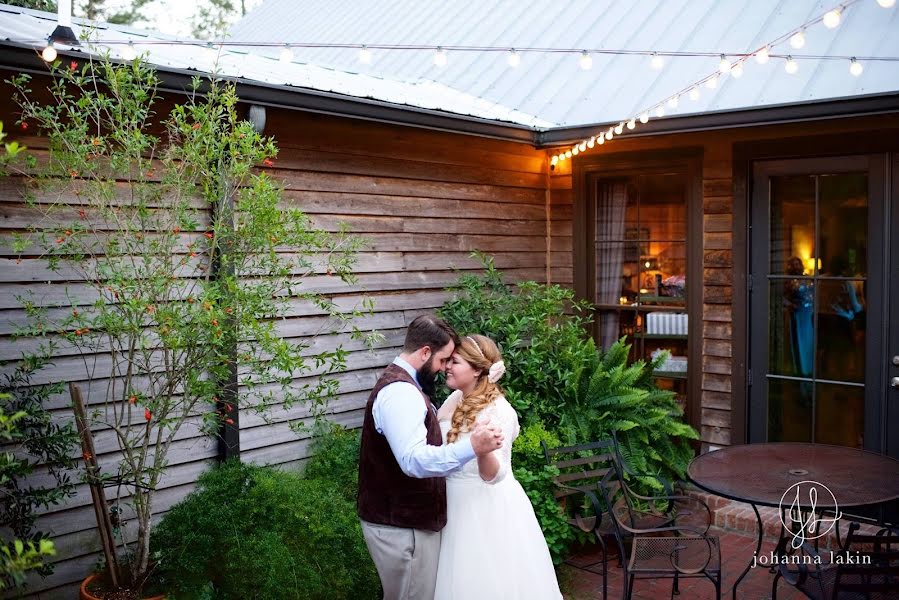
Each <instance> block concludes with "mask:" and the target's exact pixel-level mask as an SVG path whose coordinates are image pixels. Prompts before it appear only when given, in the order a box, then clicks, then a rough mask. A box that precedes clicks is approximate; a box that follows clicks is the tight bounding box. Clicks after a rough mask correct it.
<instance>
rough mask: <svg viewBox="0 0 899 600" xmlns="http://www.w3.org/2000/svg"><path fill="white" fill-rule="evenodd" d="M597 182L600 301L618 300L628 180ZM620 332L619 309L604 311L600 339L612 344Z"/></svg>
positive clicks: (597, 280)
mask: <svg viewBox="0 0 899 600" xmlns="http://www.w3.org/2000/svg"><path fill="white" fill-rule="evenodd" d="M596 185H597V190H596V303H597V304H618V299H619V298H620V297H621V281H622V273H621V267H622V263H623V262H624V252H625V244H624V241H623V240H624V219H625V212H626V210H627V183H626V182H623V181H621V182H597V184H596ZM632 243H637V242H632ZM620 335H621V334H620V328H619V323H618V312H617V311H608V312H601V313H600V316H599V341H600V345H601V346H602V348H604V349H605V348H608V347H609V346H611V345H612V344H613V343H615V341H616V340H617V339H618V337H619V336H620Z"/></svg>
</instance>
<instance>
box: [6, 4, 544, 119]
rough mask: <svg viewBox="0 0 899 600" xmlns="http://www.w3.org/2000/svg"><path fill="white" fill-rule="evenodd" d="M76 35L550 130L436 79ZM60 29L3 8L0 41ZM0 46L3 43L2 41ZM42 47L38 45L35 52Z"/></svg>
mask: <svg viewBox="0 0 899 600" xmlns="http://www.w3.org/2000/svg"><path fill="white" fill-rule="evenodd" d="M73 21H74V22H73V29H74V31H75V34H76V35H78V36H79V37H81V34H82V33H83V32H85V31H86V30H89V31H90V36H91V38H90V39H91V42H92V43H91V44H83V45H82V46H80V47H75V48H64V50H71V51H75V52H89V51H90V52H94V53H101V52H103V51H105V50H106V49H107V48H110V49H111V51H112V54H113V56H116V54H117V53H120V52H121V51H122V49H123V48H125V46H123V45H115V46H110V47H106V46H104V45H103V40H109V41H112V40H115V41H121V40H132V41H133V42H134V45H135V48H136V50H137V52H138V53H141V54H143V53H145V52H146V53H147V57H146V59H147V61H148V62H150V63H152V64H154V65H157V66H159V67H163V68H167V69H171V70H180V71H194V72H196V73H197V74H206V73H212V72H215V73H217V74H218V75H220V76H222V77H226V78H233V79H236V80H244V81H247V82H259V83H264V84H271V85H276V86H286V87H293V88H302V89H308V90H316V91H320V92H330V93H334V94H340V95H344V96H347V97H352V98H358V99H371V100H376V101H380V102H384V103H389V104H393V105H397V106H407V107H415V108H417V109H429V110H432V111H442V112H445V113H454V114H456V115H466V116H469V117H476V118H479V119H488V120H491V121H502V122H507V123H514V124H518V125H524V126H527V127H529V128H542V127H546V126H549V125H551V123H549V122H547V121H543V120H541V119H537V118H535V117H533V116H531V115H527V114H524V113H522V112H521V111H517V110H513V109H509V108H507V107H505V106H501V105H499V104H497V103H495V102H492V101H489V100H486V99H483V98H479V97H477V96H473V95H471V94H469V93H466V92H461V91H459V90H456V89H453V88H450V87H447V86H446V85H445V84H442V83H440V82H436V81H432V80H420V81H415V82H402V81H394V80H390V79H386V78H383V77H380V76H378V75H376V74H358V73H350V72H345V71H341V70H338V69H334V68H330V67H322V66H317V65H312V64H305V63H301V62H292V63H284V62H281V61H280V60H278V59H277V56H274V57H273V56H272V55H271V53H269V54H268V55H265V54H263V53H261V52H257V51H250V50H243V49H235V48H230V47H225V48H223V49H219V50H218V51H216V50H213V49H212V48H208V47H206V46H204V45H194V44H188V45H178V46H170V45H158V44H143V45H142V44H141V42H142V41H144V42H145V41H155V40H174V39H177V38H175V37H173V36H167V35H165V34H162V33H158V32H152V31H145V30H139V29H134V28H131V27H126V26H122V25H112V24H108V23H91V22H89V21H84V20H80V19H73ZM55 26H56V15H55V14H52V13H46V12H41V11H35V10H29V9H24V8H19V7H14V6H9V5H5V4H0V40H6V41H7V45H16V46H21V44H12V43H11V41H13V42H15V41H18V40H34V41H35V42H38V41H39V40H46V39H47V37H48V36H49V35H50V33H51V32H52V31H53V29H54V28H55ZM0 45H3V42H2V41H0ZM38 45H40V44H38V43H36V44H34V46H35V47H37V46H38Z"/></svg>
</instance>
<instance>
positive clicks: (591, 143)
mask: <svg viewBox="0 0 899 600" xmlns="http://www.w3.org/2000/svg"><path fill="white" fill-rule="evenodd" d="M595 145H596V136H595V135H594V136H593V137H592V138H590V139H589V140H587V147H588V148H592V147H593V146H595Z"/></svg>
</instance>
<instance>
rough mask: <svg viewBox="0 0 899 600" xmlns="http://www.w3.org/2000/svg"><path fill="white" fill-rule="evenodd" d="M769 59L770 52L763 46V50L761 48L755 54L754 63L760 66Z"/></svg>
mask: <svg viewBox="0 0 899 600" xmlns="http://www.w3.org/2000/svg"><path fill="white" fill-rule="evenodd" d="M770 58H771V53H770V50H768V46H765V47H764V48H762V49H761V50H759V51H758V52H756V53H755V62H757V63H759V64H760V65H763V64H765V63H766V62H768V59H770Z"/></svg>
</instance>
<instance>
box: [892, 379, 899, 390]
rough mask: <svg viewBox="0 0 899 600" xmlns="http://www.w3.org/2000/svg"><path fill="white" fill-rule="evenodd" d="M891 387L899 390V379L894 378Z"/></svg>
mask: <svg viewBox="0 0 899 600" xmlns="http://www.w3.org/2000/svg"><path fill="white" fill-rule="evenodd" d="M890 385H891V386H893V387H894V388H899V377H893V378H892V379H890Z"/></svg>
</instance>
